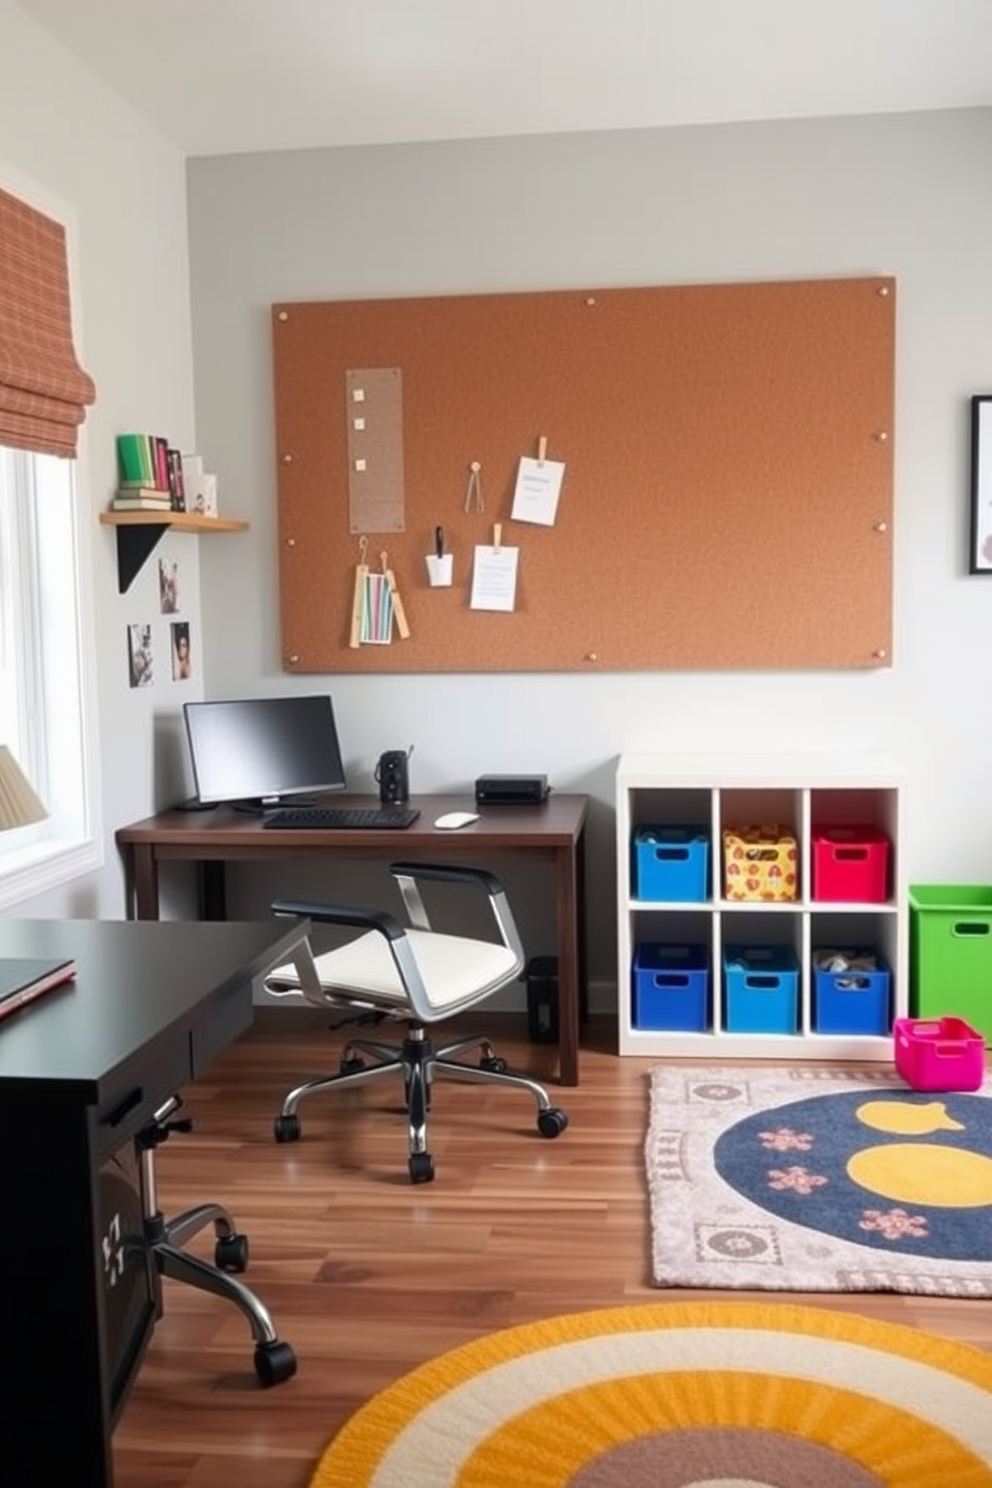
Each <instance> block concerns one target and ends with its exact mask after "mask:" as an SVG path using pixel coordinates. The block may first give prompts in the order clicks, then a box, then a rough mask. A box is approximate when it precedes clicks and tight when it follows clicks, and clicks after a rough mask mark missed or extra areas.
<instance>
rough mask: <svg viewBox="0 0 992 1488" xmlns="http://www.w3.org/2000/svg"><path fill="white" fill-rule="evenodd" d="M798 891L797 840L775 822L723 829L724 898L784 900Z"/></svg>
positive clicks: (790, 832)
mask: <svg viewBox="0 0 992 1488" xmlns="http://www.w3.org/2000/svg"><path fill="white" fill-rule="evenodd" d="M798 890H799V872H798V868H797V856H796V838H795V833H794V832H793V831H792V829H791V827H783V826H780V825H779V824H778V823H777V822H761V823H760V825H758V826H750V827H725V828H724V832H723V893H724V898H725V899H735V900H752V901H756V900H766V901H769V902H772V901H776V902H777V901H783V900H788V899H795V898H796V896H797V893H798Z"/></svg>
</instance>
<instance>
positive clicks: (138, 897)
mask: <svg viewBox="0 0 992 1488" xmlns="http://www.w3.org/2000/svg"><path fill="white" fill-rule="evenodd" d="M128 852H129V854H130V860H131V862H130V868H128V869H126V870H125V876H126V883H127V897H128V905H127V917H128V919H129V920H132V919H134V920H157V919H158V860H157V859H156V857H155V850H154V848H153V847H152V846H151V844H150V843H147V842H140V843H137V844H135V845H134V846H132V847H130V848H129V849H128Z"/></svg>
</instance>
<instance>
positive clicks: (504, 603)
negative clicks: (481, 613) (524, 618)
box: [469, 543, 520, 610]
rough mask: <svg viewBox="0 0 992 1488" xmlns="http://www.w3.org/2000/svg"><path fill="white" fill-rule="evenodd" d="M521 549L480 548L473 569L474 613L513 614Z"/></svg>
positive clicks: (490, 546)
mask: <svg viewBox="0 0 992 1488" xmlns="http://www.w3.org/2000/svg"><path fill="white" fill-rule="evenodd" d="M519 553H520V549H519V548H504V547H503V546H502V545H501V546H500V547H498V548H494V547H493V546H492V544H491V543H490V544H482V543H480V544H478V545H477V547H476V549H475V562H474V564H473V566H472V597H471V599H470V600H469V607H470V608H471V609H473V610H512V609H513V607H514V604H515V603H516V596H517V558H518V556H519Z"/></svg>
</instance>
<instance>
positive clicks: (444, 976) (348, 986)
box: [266, 929, 517, 1019]
mask: <svg viewBox="0 0 992 1488" xmlns="http://www.w3.org/2000/svg"><path fill="white" fill-rule="evenodd" d="M406 940H407V944H408V946H409V948H410V951H411V952H412V954H413V959H414V961H415V962H416V964H417V970H418V971H419V972H420V978H421V981H422V982H423V986H424V991H425V992H426V994H427V1001H428V1004H429V1007H430V1010H431V1013H432V1015H435V1016H436V1017H437V1018H438V1019H440V1018H447V1017H450V1016H451V1013H452V1012H453V1011H456V1010H457V1009H458V1008H460V1007H467V1006H471V1004H472V1003H474V1002H477V1001H478V1000H480V999H481V998H483V997H488V996H489V994H490V993H491V992H494V991H497V990H498V989H499V988H500V987H502V986H505V985H506V983H507V982H508V981H511V980H512V979H513V977H514V976H515V975H516V972H517V961H516V957H515V956H514V953H513V951H512V950H511V949H510V948H509V947H508V946H505V945H498V944H496V943H495V942H493V943H489V942H487V941H481V940H470V939H467V938H466V937H464V936H460V935H441V934H438V933H437V932H436V931H433V930H412V929H408V930H407V932H406ZM313 960H314V966H315V968H316V972H317V979H318V981H319V983H320V990H321V993H322V994H323V995H322V997H321V998H320V1000H321V1001H322V1002H325V1003H334V1002H335V1001H337V1000H338V998H340V999H341V1000H342V1001H346V1002H348V1003H349V1004H350V1003H353V1002H355V1001H356V1000H358V1001H361V1002H362V1003H365V1004H367V1005H368V1006H369V1007H377V1008H382V1009H383V1010H385V1011H397V1010H399V1011H407V1010H409V1007H410V1000H409V998H408V997H407V995H406V992H405V990H404V987H403V981H402V978H401V977H400V974H399V971H398V970H397V967H396V962H395V961H394V960H393V956H392V953H391V952H390V949H389V942H388V940H387V939H386V938H385V936H382V935H380V934H379V933H378V932H377V931H375V930H370V931H368V933H367V934H365V935H359V936H357V937H356V939H354V940H352V941H349V942H348V944H347V945H344V946H340V947H339V948H338V949H337V950H333V951H322V952H321V953H320V954H319V955H316V956H314V958H313ZM266 986H267V987H268V988H269V990H270V991H273V992H289V991H303V992H304V993H307V991H308V989H307V988H306V987H305V986H304V985H303V982H302V979H301V977H300V974H299V973H298V971H297V969H296V967H295V966H293V965H291V964H290V965H286V966H280V967H277V969H276V970H275V971H273V972H270V973H269V975H268V976H267V977H266ZM311 1000H313V998H312V997H311Z"/></svg>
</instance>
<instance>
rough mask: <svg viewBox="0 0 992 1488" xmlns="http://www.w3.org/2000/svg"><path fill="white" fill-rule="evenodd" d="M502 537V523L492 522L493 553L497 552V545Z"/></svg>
mask: <svg viewBox="0 0 992 1488" xmlns="http://www.w3.org/2000/svg"><path fill="white" fill-rule="evenodd" d="M502 539H503V524H502V522H495V523H494V524H493V552H494V553H498V552H499V545H500V543H501V541H502Z"/></svg>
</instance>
